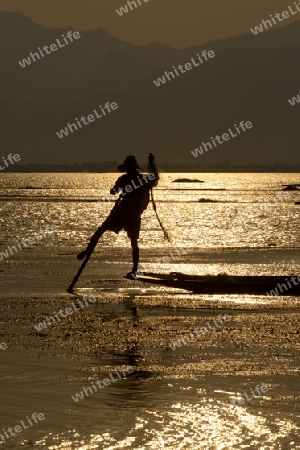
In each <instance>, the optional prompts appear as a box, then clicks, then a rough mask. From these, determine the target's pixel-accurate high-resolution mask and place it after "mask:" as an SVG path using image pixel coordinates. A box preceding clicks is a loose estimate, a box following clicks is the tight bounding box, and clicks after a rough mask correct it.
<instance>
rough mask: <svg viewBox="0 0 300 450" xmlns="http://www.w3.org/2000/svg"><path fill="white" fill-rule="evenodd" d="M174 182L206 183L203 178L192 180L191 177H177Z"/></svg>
mask: <svg viewBox="0 0 300 450" xmlns="http://www.w3.org/2000/svg"><path fill="white" fill-rule="evenodd" d="M173 183H204V181H202V180H191V179H189V178H177V179H176V180H173Z"/></svg>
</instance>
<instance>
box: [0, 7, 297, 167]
mask: <svg viewBox="0 0 300 450" xmlns="http://www.w3.org/2000/svg"><path fill="white" fill-rule="evenodd" d="M68 31H69V30H57V29H56V30H50V29H46V28H43V27H42V26H40V25H37V24H36V23H34V22H33V21H31V20H30V19H28V18H26V17H24V16H23V15H21V14H19V13H7V12H3V13H0V58H1V67H2V70H1V72H0V81H1V83H0V86H1V94H0V98H1V105H2V107H1V111H0V120H1V124H2V127H1V149H2V151H1V155H0V156H4V157H5V156H6V155H7V154H8V153H19V154H20V156H21V158H22V164H28V163H32V162H38V163H51V164H71V165H72V164H74V163H79V164H81V163H82V162H84V161H92V162H97V161H101V160H102V161H103V159H106V158H110V159H111V160H116V161H122V160H123V159H124V157H125V156H126V155H127V154H128V153H134V154H136V155H137V157H138V158H140V159H142V160H145V159H146V156H147V153H148V151H149V150H152V151H153V153H155V155H157V158H158V160H159V162H160V163H161V164H162V165H168V164H178V165H180V164H183V165H185V166H186V165H187V166H189V165H191V166H193V165H195V170H196V171H201V167H202V165H206V164H211V163H219V162H226V161H228V162H229V163H232V164H259V165H265V164H273V163H275V162H276V161H279V162H280V163H284V164H289V165H291V166H293V165H294V164H299V162H300V156H299V144H300V136H299V118H300V105H295V106H294V107H292V106H290V104H289V103H288V99H289V98H291V97H293V96H295V95H296V94H297V93H298V92H299V90H300V57H299V54H300V53H299V50H300V22H296V23H293V24H291V25H288V26H285V27H281V28H277V29H271V30H270V31H265V32H263V33H261V34H260V35H257V36H254V35H252V34H249V35H244V36H240V37H234V38H229V39H225V40H222V41H217V42H209V43H206V44H205V45H199V46H197V47H190V48H187V49H184V50H177V49H174V48H172V47H168V46H164V45H160V44H158V43H151V44H150V45H147V46H140V47H139V46H135V45H132V44H128V43H126V42H123V41H120V40H119V39H117V38H115V37H113V36H111V35H109V34H108V33H107V32H106V31H104V30H102V29H99V30H97V31H83V32H80V33H81V38H80V39H78V40H76V41H74V42H73V43H71V44H70V45H68V46H66V47H65V48H62V49H60V50H58V51H56V52H55V53H51V54H50V55H47V56H46V57H45V58H43V59H41V60H39V61H37V62H35V63H32V64H31V65H30V66H28V67H26V68H22V67H21V66H20V65H19V64H18V61H20V60H23V59H24V58H26V57H27V56H28V55H29V53H30V52H36V51H37V49H38V47H41V48H42V47H43V46H44V45H50V44H52V43H54V42H55V41H56V39H57V38H60V37H61V36H62V34H65V35H66V33H67V32H68ZM203 49H206V50H214V52H215V54H216V57H215V58H214V59H213V60H211V61H210V62H209V63H207V64H204V65H203V66H201V67H198V68H195V69H194V70H192V71H190V72H188V73H186V74H182V75H181V76H180V77H178V78H176V79H174V80H171V81H170V82H168V83H167V84H166V85H164V86H161V87H159V88H157V87H156V86H155V85H154V83H153V80H154V79H156V78H158V77H160V76H161V75H162V74H163V73H164V71H165V70H168V71H169V70H172V67H173V66H177V65H178V64H185V63H186V62H188V61H189V60H190V58H192V57H194V56H195V55H196V53H197V52H199V53H201V51H202V50H203ZM107 101H109V102H117V103H118V105H119V108H118V110H117V111H115V112H114V113H113V114H112V115H110V116H108V117H105V118H104V119H101V121H96V122H95V123H91V124H89V126H84V127H83V128H82V129H79V130H78V131H76V132H73V133H72V134H71V135H69V136H67V137H65V138H63V139H61V140H60V139H59V138H58V137H57V135H56V134H55V133H56V131H59V130H60V129H62V128H64V127H66V124H67V123H68V122H70V123H71V122H74V120H75V117H81V116H82V115H83V116H86V115H87V114H89V113H90V112H91V111H93V109H95V108H96V107H98V106H99V105H100V104H102V105H103V104H104V103H105V102H107ZM241 120H244V121H247V120H250V121H251V122H252V123H253V125H254V127H253V129H252V130H250V131H248V132H247V133H245V135H242V136H239V137H238V138H235V139H232V140H231V141H228V142H226V143H225V144H222V145H219V146H218V147H216V148H214V149H212V150H209V151H208V152H207V153H205V154H203V155H201V156H199V157H198V158H194V157H193V156H192V154H191V150H193V149H194V148H196V147H198V146H199V145H200V142H202V141H205V140H207V141H208V140H209V138H210V137H211V136H215V135H216V134H219V135H221V134H222V133H225V132H226V130H227V129H228V128H229V127H231V126H233V124H235V123H239V122H240V121H241Z"/></svg>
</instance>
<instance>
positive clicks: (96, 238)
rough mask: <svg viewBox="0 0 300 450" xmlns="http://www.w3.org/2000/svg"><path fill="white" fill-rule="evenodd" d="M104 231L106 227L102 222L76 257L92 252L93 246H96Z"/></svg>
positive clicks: (82, 256)
mask: <svg viewBox="0 0 300 450" xmlns="http://www.w3.org/2000/svg"><path fill="white" fill-rule="evenodd" d="M105 231H106V227H105V226H104V225H103V224H102V225H101V227H99V228H98V230H96V231H95V233H94V234H93V236H92V237H91V239H90V242H89V243H88V245H87V247H86V249H85V250H84V251H83V252H81V253H79V254H78V255H77V259H79V260H81V259H83V258H84V257H85V256H87V255H90V254H91V253H92V252H93V250H94V248H95V247H96V245H97V243H98V241H99V239H100V238H101V236H102V234H103V233H105Z"/></svg>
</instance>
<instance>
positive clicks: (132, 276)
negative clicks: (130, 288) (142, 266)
mask: <svg viewBox="0 0 300 450" xmlns="http://www.w3.org/2000/svg"><path fill="white" fill-rule="evenodd" d="M137 275H138V272H134V271H133V270H132V271H131V272H128V273H126V275H124V278H128V280H137V279H138V278H137Z"/></svg>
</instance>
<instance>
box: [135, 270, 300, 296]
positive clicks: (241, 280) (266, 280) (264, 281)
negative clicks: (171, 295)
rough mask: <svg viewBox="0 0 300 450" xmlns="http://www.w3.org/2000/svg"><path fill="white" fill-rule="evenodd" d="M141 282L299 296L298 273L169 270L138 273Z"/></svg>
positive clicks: (204, 290)
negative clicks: (267, 273) (230, 273)
mask: <svg viewBox="0 0 300 450" xmlns="http://www.w3.org/2000/svg"><path fill="white" fill-rule="evenodd" d="M138 280H139V281H141V282H143V283H151V284H157V285H161V286H168V287H172V288H178V289H185V290H187V291H191V292H193V293H197V294H252V295H269V296H282V295H285V296H298V295H299V296H300V276H299V277H298V276H296V275H295V276H291V275H288V276H229V275H217V276H214V275H204V276H196V275H185V274H182V273H176V272H172V273H170V274H169V275H167V274H155V273H151V274H147V275H143V276H142V275H141V276H138Z"/></svg>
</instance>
